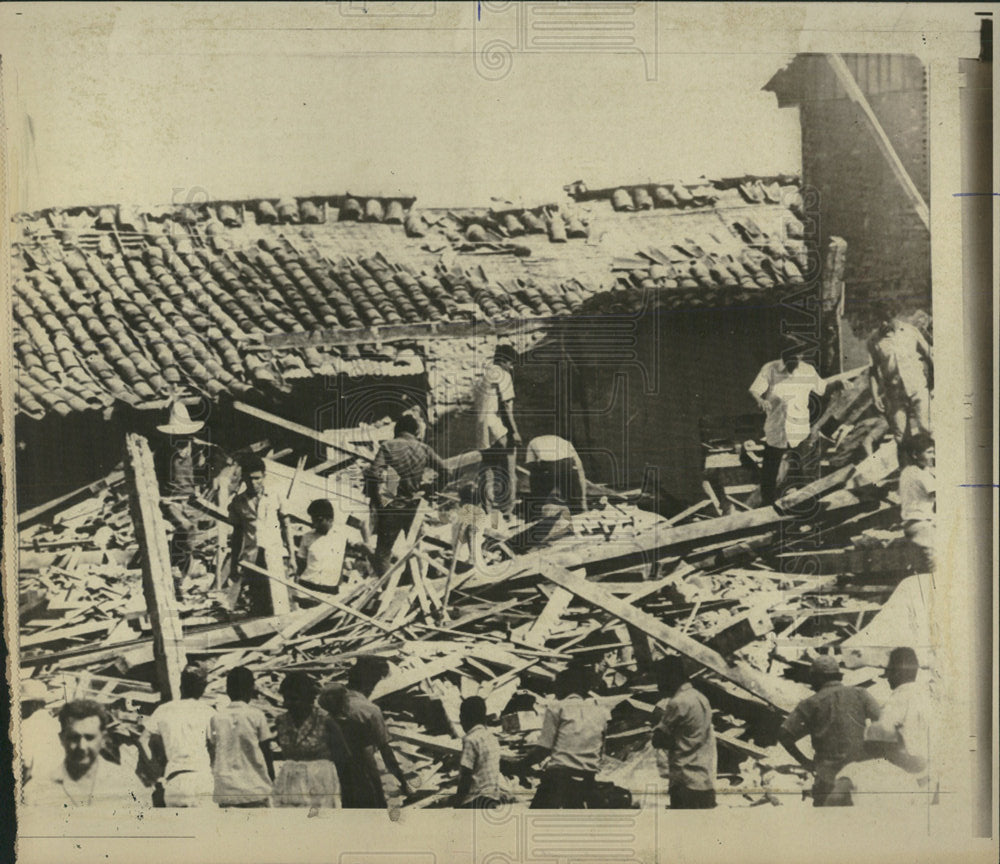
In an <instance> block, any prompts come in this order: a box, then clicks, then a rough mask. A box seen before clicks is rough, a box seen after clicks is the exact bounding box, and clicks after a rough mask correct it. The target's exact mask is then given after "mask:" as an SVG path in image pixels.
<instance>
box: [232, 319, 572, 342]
mask: <svg viewBox="0 0 1000 864" xmlns="http://www.w3.org/2000/svg"><path fill="white" fill-rule="evenodd" d="M571 320H572V319H570V318H569V316H565V315H564V316H553V317H538V318H503V319H499V320H496V321H489V320H486V321H483V320H480V321H429V322H427V323H422V324H386V325H383V326H381V327H352V328H350V329H343V330H342V329H327V330H310V331H307V332H303V333H273V334H268V335H261V334H253V335H251V336H247V337H246V340H247V341H250V340H252V341H254V342H259V343H262V344H263V345H264V346H266V347H268V348H271V349H273V350H281V349H285V350H287V349H291V348H315V347H320V346H338V345H375V344H386V343H389V342H400V341H403V342H427V341H432V340H436V339H442V338H447V339H468V338H475V337H477V336H499V335H504V334H508V333H527V332H530V331H532V330H540V329H542V328H544V327H547V326H549V325H550V324H555V323H560V324H564V325H565V324H566V323H567V322H568V321H571Z"/></svg>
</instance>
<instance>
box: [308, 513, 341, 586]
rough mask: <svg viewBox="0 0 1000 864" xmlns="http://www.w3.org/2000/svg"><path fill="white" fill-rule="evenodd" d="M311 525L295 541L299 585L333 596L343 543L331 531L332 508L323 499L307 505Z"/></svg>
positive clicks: (338, 574) (338, 573)
mask: <svg viewBox="0 0 1000 864" xmlns="http://www.w3.org/2000/svg"><path fill="white" fill-rule="evenodd" d="M306 512H307V513H308V514H309V519H310V521H311V522H312V531H307V532H306V533H305V534H303V535H302V539H301V540H300V541H299V548H298V552H297V554H296V558H297V559H298V568H299V581H300V582H301V583H302V584H303V585H304V586H305V587H306V588H312V589H313V590H316V591H329V592H331V593H336V591H337V589H338V587H339V586H340V577H341V572H342V571H343V567H344V541H343V538H342V537H341V538H340V539H339V540H338V538H337V536H336V534H335V533H334V531H333V504H331V503H330V501H329V500H328V499H326V498H317V499H316V500H315V501H311V502H310V503H309V507H308V509H307V511H306Z"/></svg>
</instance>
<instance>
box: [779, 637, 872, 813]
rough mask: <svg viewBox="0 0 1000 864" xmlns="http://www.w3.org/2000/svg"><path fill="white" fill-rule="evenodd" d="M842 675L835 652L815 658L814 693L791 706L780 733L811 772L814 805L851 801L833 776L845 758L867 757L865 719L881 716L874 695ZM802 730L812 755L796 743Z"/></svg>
mask: <svg viewBox="0 0 1000 864" xmlns="http://www.w3.org/2000/svg"><path fill="white" fill-rule="evenodd" d="M842 677H843V676H842V674H841V671H840V665H839V664H838V663H837V658H836V657H830V656H820V657H817V658H816V659H815V660H814V661H813V665H812V686H813V689H814V690H815V691H816V692H815V693H814V694H813V695H812V696H809V697H808V698H806V699H803V700H802V701H801V702H800V703H799V704H798V705H796V706H795V709H794V710H793V711H792V713H791V714H789V715H788V716H787V717H786V718H785V721H784V723H782V724H781V730H780V732H779V733H778V740H779V741H780V742H781V744H782V746H783V747H784V748H785V749H786V750H787V751H788V752H789V753H790V754H791V755H792V757H793V758H794V759H795V760H796V761H797V762H798V763H799V764H800V765H802V766H803V767H804V768H806V769H807V770H809V771H811V772H812V773H813V774H814V775H815V779H814V781H813V788H812V798H813V806H814V807H835V806H849V805H850V804H851V796H850V789H849V788H846V789H845V788H843V787H842V785H841V784H838V782H837V775H838V774H839V773H840V772H841V770H842V769H843V768H844V766H845V765H847V764H848V763H850V762H856V761H859V760H861V759H864V758H865V747H864V742H865V724H866V722H867V721H868V720H873V721H874V720H878V718H879V707H878V703H877V702H876V701H875V697H874V696H872V695H871V693H869V692H868V691H867V690H863V689H861V688H860V687H845V686H844V684H843V683H842V681H841V678H842ZM806 735H809V736H810V738H811V740H812V748H813V758H812V759H809V758H808V757H807V756H805V754H804V753H803V752H802V751H801V750H800V749H799V746H798V742H799V740H800V739H801V738H803V737H805V736H806Z"/></svg>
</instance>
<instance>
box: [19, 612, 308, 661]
mask: <svg viewBox="0 0 1000 864" xmlns="http://www.w3.org/2000/svg"><path fill="white" fill-rule="evenodd" d="M312 613H313V610H312V609H299V610H298V611H296V612H290V613H289V614H288V615H274V616H271V617H268V618H250V619H247V620H246V621H240V622H238V623H236V624H216V625H213V626H210V627H199V628H192V629H189V630H187V631H186V632H185V634H184V644H185V648H186V649H187V651H188V653H190V654H197V653H199V652H200V651H203V650H212V649H214V648H216V647H218V646H219V645H228V644H229V643H231V642H249V641H251V640H253V639H257V638H259V637H261V636H267V635H271V634H274V633H279V632H281V631H282V630H283V629H284V628H286V627H289V626H291V625H293V624H294V623H296V622H297V621H304V620H306V616H308V615H311V614H312ZM119 658H121V659H124V660H125V661H126V663H127V664H128V665H129V666H138V665H140V664H142V663H149V662H150V661H152V660H153V639H152V637H146V638H143V639H133V640H131V641H129V642H122V643H120V644H118V645H111V646H108V645H100V646H98V647H96V648H90V647H87V648H73V649H70V650H68V651H60V652H48V653H45V654H40V655H38V656H36V657H30V658H25V657H22V658H21V665H22V666H25V667H35V666H49V665H52V666H54V667H55V668H56V669H78V668H80V667H82V666H97V665H99V664H102V663H111V662H113V661H114V660H117V659H119Z"/></svg>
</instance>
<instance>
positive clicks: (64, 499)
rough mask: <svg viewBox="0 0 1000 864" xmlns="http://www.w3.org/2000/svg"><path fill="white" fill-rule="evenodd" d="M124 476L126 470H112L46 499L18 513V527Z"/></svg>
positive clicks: (84, 497) (20, 527)
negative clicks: (57, 495) (91, 481)
mask: <svg viewBox="0 0 1000 864" xmlns="http://www.w3.org/2000/svg"><path fill="white" fill-rule="evenodd" d="M124 478H125V472H124V471H112V472H111V473H110V474H108V476H107V477H102V478H101V479H100V480H97V481H95V482H94V483H90V484H89V485H87V486H81V487H80V488H79V489H74V490H73V491H72V492H67V493H66V494H65V495H60V496H59V497H58V498H53V499H52V500H51V501H46V502H45V503H44V504H39V505H38V506H37V507H32V508H31V509H30V510H25V511H23V512H22V513H18V514H17V529H18V531H23V530H24V529H25V528H28V527H30V526H32V525H34V524H35V523H36V522H40V521H41V520H42V519H44V518H45V517H46V516H48V515H49V514H50V513H54V512H56V511H58V510H65V509H66V508H67V507H70V506H72V505H73V504H75V503H77V502H78V501H83V500H85V499H87V498H90V497H91V496H93V495H94V494H95V493H97V492H100V491H101V490H102V489H108V488H109V487H111V486H113V485H115V484H116V483H119V482H120V481H122V480H123V479H124Z"/></svg>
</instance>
